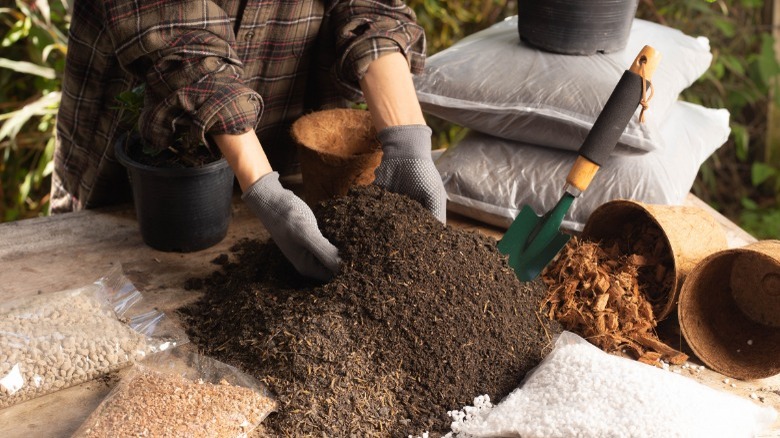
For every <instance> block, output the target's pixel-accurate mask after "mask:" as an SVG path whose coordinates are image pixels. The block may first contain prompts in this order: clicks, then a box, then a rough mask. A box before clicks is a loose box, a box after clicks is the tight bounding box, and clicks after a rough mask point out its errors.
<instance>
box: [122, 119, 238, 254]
mask: <svg viewBox="0 0 780 438" xmlns="http://www.w3.org/2000/svg"><path fill="white" fill-rule="evenodd" d="M135 141H140V138H139V137H137V136H128V135H127V134H124V135H121V136H120V137H119V138H118V140H117V142H116V144H115V148H114V149H115V152H116V157H117V159H118V160H119V162H120V163H122V165H124V166H125V167H126V168H127V172H128V176H129V177H130V185H131V187H132V189H133V202H134V204H135V210H136V216H137V217H138V224H139V226H140V229H141V236H142V237H143V240H144V243H146V244H147V245H149V246H150V247H152V248H154V249H157V250H160V251H172V252H192V251H198V250H201V249H205V248H208V247H210V246H213V245H216V244H217V243H219V242H220V241H222V239H224V238H225V236H226V235H227V229H228V225H229V224H230V218H231V197H232V194H233V170H232V169H231V168H230V166H229V165H228V163H227V161H226V160H225V159H224V158H222V159H220V160H218V161H214V162H212V163H208V164H206V165H204V166H200V167H182V168H163V167H154V166H149V165H145V164H141V163H139V162H137V161H135V160H133V159H131V158H130V156H128V154H127V152H126V151H127V149H126V147H127V146H128V144H130V143H132V142H135Z"/></svg>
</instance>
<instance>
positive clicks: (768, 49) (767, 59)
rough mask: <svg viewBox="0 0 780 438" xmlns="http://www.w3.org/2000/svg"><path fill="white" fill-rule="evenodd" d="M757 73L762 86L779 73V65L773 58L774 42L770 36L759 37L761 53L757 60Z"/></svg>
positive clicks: (765, 34) (764, 34)
mask: <svg viewBox="0 0 780 438" xmlns="http://www.w3.org/2000/svg"><path fill="white" fill-rule="evenodd" d="M757 63H758V72H759V74H760V76H761V80H762V81H763V83H764V84H767V85H768V84H769V83H770V81H771V79H772V78H773V77H775V76H776V75H777V74H778V73H780V64H778V63H777V58H775V40H774V38H772V36H771V35H769V34H767V33H763V34H762V35H761V53H759V55H758V58H757Z"/></svg>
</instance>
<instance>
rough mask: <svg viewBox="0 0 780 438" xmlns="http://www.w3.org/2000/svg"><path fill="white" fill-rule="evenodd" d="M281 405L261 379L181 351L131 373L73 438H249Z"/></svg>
mask: <svg viewBox="0 0 780 438" xmlns="http://www.w3.org/2000/svg"><path fill="white" fill-rule="evenodd" d="M276 407H277V403H276V400H275V399H274V398H273V397H271V396H270V395H269V394H268V392H267V389H266V387H265V386H264V385H263V384H262V383H261V382H260V381H258V380H256V379H254V378H253V377H251V376H249V375H247V374H245V373H243V372H241V371H239V370H238V369H236V368H234V367H232V366H230V365H227V364H225V363H222V362H219V361H217V360H214V359H211V358H209V357H206V356H202V355H200V354H198V353H196V352H194V351H191V350H190V349H186V348H183V347H180V348H175V349H172V350H169V351H167V352H165V353H162V354H157V355H154V356H152V357H150V358H149V359H147V360H145V361H143V362H140V363H137V364H135V365H134V366H133V368H131V369H129V370H128V372H127V373H126V375H125V376H124V377H122V380H121V381H120V382H119V384H117V386H116V387H114V388H113V389H112V390H111V392H110V393H109V394H108V395H107V396H106V398H105V399H104V400H103V401H102V402H101V403H100V405H99V406H98V407H97V408H96V409H95V411H94V412H92V414H91V415H90V416H89V417H88V418H87V419H86V420H85V421H84V422H83V423H82V425H81V426H80V427H79V429H78V430H77V431H76V432H75V433H74V435H73V437H74V438H77V437H78V438H88V437H95V438H102V437H131V436H150V437H163V436H165V437H171V438H173V437H187V438H197V437H204V438H206V437H208V438H212V437H215V438H216V437H225V438H232V437H245V436H247V434H249V433H250V432H251V431H253V430H254V429H255V428H257V426H258V425H259V424H260V423H261V422H262V421H263V420H264V419H265V418H266V417H267V416H268V414H270V413H271V412H273V411H274V410H275V409H276Z"/></svg>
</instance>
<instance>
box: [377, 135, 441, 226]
mask: <svg viewBox="0 0 780 438" xmlns="http://www.w3.org/2000/svg"><path fill="white" fill-rule="evenodd" d="M377 137H378V138H379V141H380V142H381V143H382V153H383V155H382V162H381V163H380V164H379V167H378V168H377V169H376V180H375V181H374V183H375V184H377V185H378V186H380V187H382V188H384V189H386V190H389V191H391V192H395V193H399V194H402V195H406V196H408V197H410V198H412V199H414V200H416V201H418V202H420V204H422V205H423V207H425V208H427V209H428V210H430V211H431V213H433V215H434V216H436V219H438V220H439V221H440V222H441V223H445V222H446V220H447V193H446V192H445V191H444V183H443V182H442V180H441V175H439V171H438V170H436V166H435V165H434V164H433V159H431V128H429V127H428V126H426V125H403V126H391V127H388V128H385V129H383V130H381V131H380V132H379V134H378V135H377Z"/></svg>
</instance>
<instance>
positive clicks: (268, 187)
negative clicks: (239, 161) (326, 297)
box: [241, 172, 341, 281]
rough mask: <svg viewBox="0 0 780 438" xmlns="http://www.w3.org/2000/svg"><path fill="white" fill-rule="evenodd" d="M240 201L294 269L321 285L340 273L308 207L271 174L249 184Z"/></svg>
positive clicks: (333, 250)
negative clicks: (321, 282)
mask: <svg viewBox="0 0 780 438" xmlns="http://www.w3.org/2000/svg"><path fill="white" fill-rule="evenodd" d="M241 199H243V200H244V202H245V203H246V204H247V206H249V209H250V210H251V211H252V212H253V213H254V214H255V215H256V216H257V217H258V218H260V221H261V222H262V223H263V225H265V227H266V228H267V229H268V232H269V233H270V234H271V238H272V239H273V240H274V242H276V244H277V245H278V246H279V249H281V250H282V253H283V254H284V255H285V257H287V260H289V261H290V262H291V263H292V264H293V266H294V267H295V269H296V270H297V271H298V272H300V273H301V274H303V275H306V276H308V277H312V278H316V279H318V280H321V281H326V280H328V279H330V278H331V277H332V276H333V274H334V273H335V272H337V271H338V270H339V263H341V259H339V255H338V249H336V247H335V246H333V244H331V243H330V242H328V240H327V239H326V238H325V237H323V236H322V233H321V232H320V229H319V228H318V227H317V219H316V218H315V217H314V213H313V212H312V211H311V209H310V208H309V206H308V205H306V203H305V202H303V200H302V199H301V198H299V197H297V196H295V194H294V193H293V192H291V191H290V190H287V189H285V188H284V187H282V184H281V183H279V173H277V172H271V173H269V174H267V175H265V176H263V177H261V178H260V179H258V180H257V181H256V182H255V183H254V184H252V186H251V187H249V189H248V190H247V191H246V192H244V194H243V195H242V196H241Z"/></svg>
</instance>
